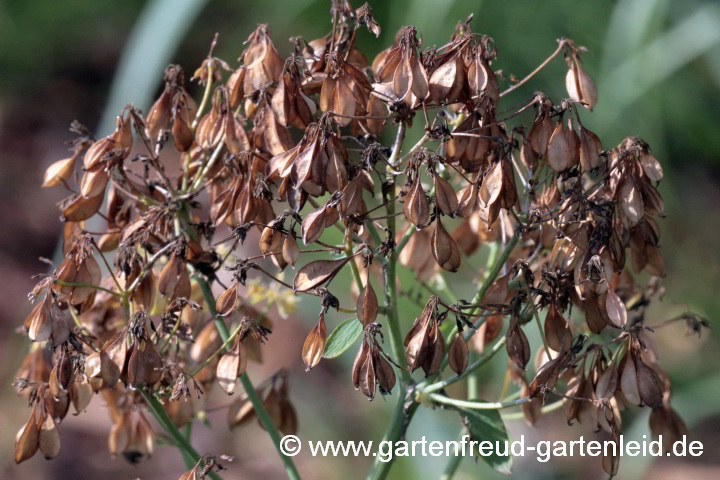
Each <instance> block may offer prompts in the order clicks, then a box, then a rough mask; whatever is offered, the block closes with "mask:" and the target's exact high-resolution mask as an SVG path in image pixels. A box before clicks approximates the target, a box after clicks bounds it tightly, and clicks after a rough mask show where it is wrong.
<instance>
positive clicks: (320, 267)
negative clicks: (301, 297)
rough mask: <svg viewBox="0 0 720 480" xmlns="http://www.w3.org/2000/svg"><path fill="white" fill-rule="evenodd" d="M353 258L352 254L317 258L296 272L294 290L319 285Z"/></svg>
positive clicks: (298, 290)
mask: <svg viewBox="0 0 720 480" xmlns="http://www.w3.org/2000/svg"><path fill="white" fill-rule="evenodd" d="M351 258H352V257H351V256H350V257H345V258H340V259H338V260H315V261H313V262H310V263H308V264H307V265H305V266H304V267H302V268H301V269H300V270H298V272H297V273H296V274H295V279H294V280H293V291H296V292H307V291H308V290H312V289H313V288H316V287H319V286H320V285H322V284H324V283H325V282H327V281H328V280H330V279H331V278H333V277H334V276H335V275H337V273H338V272H339V271H340V269H342V267H344V266H345V264H346V263H347V262H348V261H349V260H350V259H351Z"/></svg>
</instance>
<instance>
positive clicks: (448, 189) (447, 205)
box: [434, 174, 458, 217]
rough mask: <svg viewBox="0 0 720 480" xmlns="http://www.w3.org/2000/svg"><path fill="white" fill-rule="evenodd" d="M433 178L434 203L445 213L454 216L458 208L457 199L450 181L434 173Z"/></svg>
mask: <svg viewBox="0 0 720 480" xmlns="http://www.w3.org/2000/svg"><path fill="white" fill-rule="evenodd" d="M434 179H435V203H436V204H437V206H438V208H439V209H440V211H441V212H443V213H444V214H445V215H449V216H451V217H454V216H455V213H456V212H457V210H458V199H457V194H456V193H455V190H453V188H452V186H451V185H450V183H449V182H448V181H447V180H445V179H444V178H442V177H441V176H440V175H437V174H435V175H434Z"/></svg>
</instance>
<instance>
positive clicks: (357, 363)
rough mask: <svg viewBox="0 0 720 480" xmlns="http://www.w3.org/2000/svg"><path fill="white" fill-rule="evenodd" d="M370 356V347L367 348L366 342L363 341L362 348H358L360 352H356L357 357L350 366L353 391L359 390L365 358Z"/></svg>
mask: <svg viewBox="0 0 720 480" xmlns="http://www.w3.org/2000/svg"><path fill="white" fill-rule="evenodd" d="M369 354H370V347H369V346H368V344H367V342H365V341H363V342H362V346H361V347H360V350H358V353H357V355H356V356H355V360H354V362H353V366H352V370H351V372H352V383H353V386H354V387H355V390H357V389H359V388H360V374H361V373H362V366H363V365H364V364H365V358H366V357H367V356H368V355H369Z"/></svg>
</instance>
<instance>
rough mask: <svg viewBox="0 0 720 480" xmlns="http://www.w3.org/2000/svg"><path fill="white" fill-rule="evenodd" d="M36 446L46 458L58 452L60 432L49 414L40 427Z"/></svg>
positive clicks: (53, 456)
mask: <svg viewBox="0 0 720 480" xmlns="http://www.w3.org/2000/svg"><path fill="white" fill-rule="evenodd" d="M38 447H39V449H40V452H41V453H42V454H43V456H44V457H45V458H46V459H48V460H50V459H53V458H55V457H57V456H58V455H59V454H60V432H58V429H57V425H56V424H55V420H53V419H52V417H51V416H50V415H48V416H46V417H45V421H44V422H43V424H42V426H41V427H40V434H39V436H38Z"/></svg>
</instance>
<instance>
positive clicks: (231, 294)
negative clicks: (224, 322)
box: [215, 283, 238, 317]
mask: <svg viewBox="0 0 720 480" xmlns="http://www.w3.org/2000/svg"><path fill="white" fill-rule="evenodd" d="M237 288H238V286H237V283H233V284H232V285H231V286H230V288H228V289H227V290H225V291H224V292H223V293H221V294H220V296H218V298H217V300H216V302H215V310H216V312H217V314H218V315H220V316H221V317H226V316H228V315H229V314H231V313H232V312H233V311H234V310H235V306H236V305H237V302H238V292H237Z"/></svg>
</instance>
